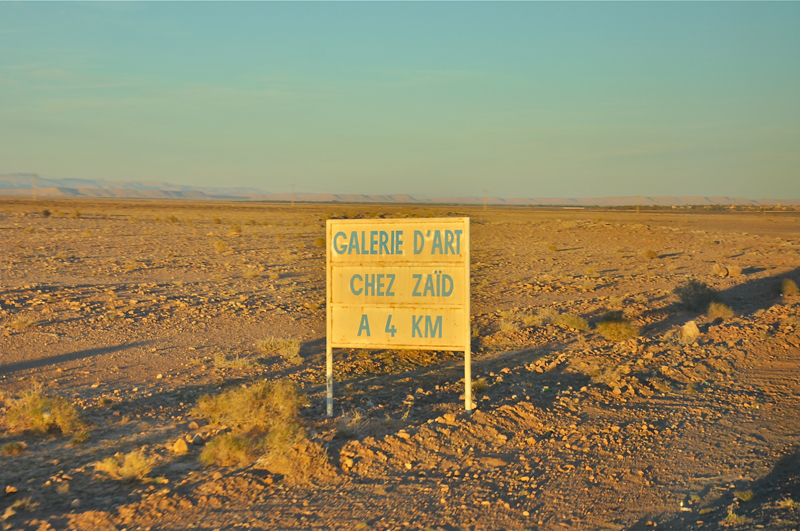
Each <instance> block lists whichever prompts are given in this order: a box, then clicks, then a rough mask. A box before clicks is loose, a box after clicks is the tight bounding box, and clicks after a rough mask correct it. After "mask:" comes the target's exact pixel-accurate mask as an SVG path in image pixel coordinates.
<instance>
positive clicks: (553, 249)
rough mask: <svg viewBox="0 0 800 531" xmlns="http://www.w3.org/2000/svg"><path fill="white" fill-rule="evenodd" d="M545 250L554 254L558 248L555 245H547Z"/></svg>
mask: <svg viewBox="0 0 800 531" xmlns="http://www.w3.org/2000/svg"><path fill="white" fill-rule="evenodd" d="M547 250H548V251H551V252H554V253H555V252H557V251H558V246H556V245H552V244H551V245H548V246H547Z"/></svg>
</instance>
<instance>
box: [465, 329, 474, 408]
mask: <svg viewBox="0 0 800 531" xmlns="http://www.w3.org/2000/svg"><path fill="white" fill-rule="evenodd" d="M471 350H472V349H470V346H469V344H467V349H466V350H465V351H464V410H465V411H472V409H473V405H472V353H471Z"/></svg>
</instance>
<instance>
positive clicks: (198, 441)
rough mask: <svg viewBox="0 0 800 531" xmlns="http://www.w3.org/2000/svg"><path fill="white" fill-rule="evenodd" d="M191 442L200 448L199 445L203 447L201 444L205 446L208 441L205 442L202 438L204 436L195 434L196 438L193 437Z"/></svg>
mask: <svg viewBox="0 0 800 531" xmlns="http://www.w3.org/2000/svg"><path fill="white" fill-rule="evenodd" d="M190 442H191V443H192V444H195V445H198V446H199V445H201V444H205V443H206V440H205V439H203V436H202V435H200V434H199V433H195V434H194V437H192V439H191V441H190Z"/></svg>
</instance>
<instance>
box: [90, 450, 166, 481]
mask: <svg viewBox="0 0 800 531" xmlns="http://www.w3.org/2000/svg"><path fill="white" fill-rule="evenodd" d="M155 464H156V460H155V459H154V458H149V457H147V456H146V455H145V453H144V452H142V451H141V450H134V451H132V452H130V453H127V454H122V453H118V454H116V455H115V456H113V457H106V458H105V459H103V460H102V461H97V462H95V463H94V469H95V471H97V472H105V473H106V474H108V476H109V477H111V478H112V479H117V480H123V481H147V480H148V477H147V475H148V474H150V472H151V471H152V470H153V467H154V466H155Z"/></svg>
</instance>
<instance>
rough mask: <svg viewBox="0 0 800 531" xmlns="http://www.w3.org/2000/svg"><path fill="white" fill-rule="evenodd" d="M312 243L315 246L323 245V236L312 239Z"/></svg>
mask: <svg viewBox="0 0 800 531" xmlns="http://www.w3.org/2000/svg"><path fill="white" fill-rule="evenodd" d="M314 245H315V246H317V247H325V238H322V237H319V238H317V239H316V240H314Z"/></svg>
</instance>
